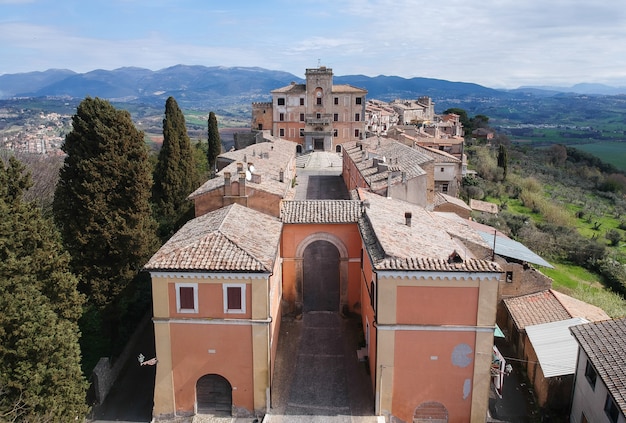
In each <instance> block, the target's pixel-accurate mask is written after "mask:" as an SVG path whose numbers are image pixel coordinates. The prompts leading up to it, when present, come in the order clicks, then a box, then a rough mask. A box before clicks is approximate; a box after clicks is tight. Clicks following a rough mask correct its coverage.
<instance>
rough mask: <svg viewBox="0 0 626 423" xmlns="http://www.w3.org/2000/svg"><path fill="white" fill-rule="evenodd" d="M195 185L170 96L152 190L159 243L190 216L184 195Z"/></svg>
mask: <svg viewBox="0 0 626 423" xmlns="http://www.w3.org/2000/svg"><path fill="white" fill-rule="evenodd" d="M197 186H198V174H197V169H196V165H195V158H194V154H193V152H192V148H191V141H190V140H189V136H188V135H187V128H186V125H185V116H184V115H183V113H182V111H181V110H180V108H179V107H178V104H177V103H176V100H175V99H174V97H169V98H168V99H167V101H166V103H165V119H163V146H162V147H161V151H160V152H159V158H158V161H157V164H156V167H155V170H154V185H153V187H152V201H153V204H154V205H155V212H156V216H157V221H158V222H159V234H160V235H161V238H162V240H166V239H167V238H169V237H170V236H171V235H172V234H173V233H174V232H176V230H177V229H179V228H180V227H181V226H182V224H184V223H185V220H186V218H187V217H189V214H190V211H191V208H192V207H191V206H192V204H191V202H190V201H188V200H187V196H188V195H189V194H191V192H192V191H193V190H194V189H196V188H197Z"/></svg>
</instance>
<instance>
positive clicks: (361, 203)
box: [3, 66, 626, 423]
mask: <svg viewBox="0 0 626 423" xmlns="http://www.w3.org/2000/svg"><path fill="white" fill-rule="evenodd" d="M305 76H306V80H305V82H304V83H301V84H299V83H292V84H289V85H286V86H284V87H277V88H275V89H273V90H272V91H271V93H270V94H271V101H267V102H254V103H252V113H251V121H250V124H249V128H245V129H242V130H241V131H239V132H237V133H235V135H234V138H233V146H232V148H229V149H228V151H224V152H223V153H222V154H221V155H219V157H218V158H217V162H216V172H215V175H214V177H212V178H211V179H208V180H206V181H204V183H203V184H202V185H201V186H199V187H198V188H197V189H196V190H194V191H193V192H191V193H189V196H188V200H189V201H190V202H192V203H193V210H194V217H193V218H192V219H191V220H189V221H188V222H187V223H186V224H185V225H184V226H183V227H182V228H181V229H180V230H178V231H177V232H176V233H174V234H173V236H171V238H170V239H169V240H167V242H165V243H164V244H163V245H162V246H161V248H160V249H159V250H158V251H157V252H156V253H155V254H154V255H153V256H152V257H151V258H150V260H149V261H148V262H147V263H145V266H144V270H145V271H147V272H148V273H149V274H150V278H151V287H152V315H151V321H150V323H149V324H148V325H149V327H150V328H151V329H152V328H153V340H154V346H155V348H154V350H155V356H154V359H152V360H151V361H149V362H146V363H147V364H151V365H154V366H155V370H154V391H153V397H152V400H153V407H152V410H151V417H152V419H153V420H154V421H194V422H202V421H203V419H209V418H219V417H221V418H225V419H230V420H225V421H235V420H238V421H252V420H254V419H256V420H257V421H259V420H263V421H266V422H281V421H285V422H286V421H291V420H290V419H292V418H293V419H295V420H298V419H301V420H306V418H318V419H323V420H324V421H345V419H357V420H358V421H362V422H368V421H371V422H374V421H376V422H380V421H387V422H394V423H395V422H409V421H412V422H418V423H425V422H430V423H432V422H468V421H470V422H483V421H490V422H498V421H514V419H517V418H521V417H522V416H520V415H511V414H508V413H509V412H510V408H511V406H510V405H508V402H507V401H509V398H510V397H511V395H512V394H510V393H509V392H510V390H512V389H511V385H513V384H515V386H516V387H518V386H521V385H522V384H526V383H528V386H529V387H530V390H529V391H528V393H529V395H530V396H531V399H532V401H534V402H536V404H535V405H536V408H538V409H541V410H544V411H545V412H546V415H551V416H558V418H564V419H565V418H569V419H570V421H573V422H584V421H605V420H606V419H607V418H608V419H609V421H612V422H624V421H626V420H625V417H624V415H625V413H626V390H624V387H623V384H620V381H623V380H626V362H625V361H624V358H623V357H622V356H623V354H621V352H622V350H623V347H624V346H625V345H626V344H625V343H624V342H626V341H624V340H625V339H626V323H625V320H624V319H617V320H612V319H611V318H610V317H609V316H608V315H607V313H606V312H604V311H603V310H602V309H600V308H598V307H596V306H593V305H590V304H587V303H584V302H582V301H580V300H576V299H574V298H572V297H570V296H568V295H565V294H563V293H560V292H558V291H556V290H554V289H553V286H552V280H551V279H550V278H549V277H547V276H546V275H545V274H544V273H543V272H542V270H543V269H550V268H552V267H553V266H552V264H550V263H549V262H548V261H547V260H545V259H544V258H542V257H541V256H540V255H539V254H536V253H535V252H533V251H531V250H530V249H529V248H527V247H526V246H525V245H523V244H522V243H520V242H517V241H515V240H513V239H512V238H510V237H509V236H507V235H506V234H505V233H503V232H501V231H500V230H498V229H497V228H495V227H491V226H488V225H486V224H481V223H478V222H477V219H476V218H475V217H476V216H479V217H484V216H490V215H497V214H498V213H499V208H498V205H496V204H493V203H487V202H483V201H476V200H472V201H468V202H465V201H463V200H462V199H461V198H459V196H460V192H461V184H462V181H463V179H464V178H466V177H467V176H469V175H472V174H474V173H475V172H474V171H471V170H469V169H468V162H467V161H468V159H467V155H466V151H465V147H466V146H465V139H466V137H465V134H464V131H465V129H466V128H463V125H462V124H461V120H460V116H459V115H458V114H455V113H447V114H437V113H435V104H434V102H433V100H432V99H431V98H429V97H427V96H423V97H419V98H417V99H398V100H393V101H390V102H384V101H380V100H368V99H367V94H368V92H367V90H366V89H364V88H362V87H355V86H352V85H348V84H335V83H334V81H333V72H332V69H330V68H327V67H324V66H320V67H318V68H313V69H307V70H306V75H305ZM6 113H8V112H6ZM6 117H7V118H8V117H11V116H9V115H8V114H7V115H6ZM12 117H14V116H12ZM38 119H39V120H40V121H39V122H29V123H28V124H27V125H28V126H26V125H25V127H27V128H29V129H28V131H26V132H21V133H19V132H16V133H15V134H14V135H12V136H5V138H4V139H3V142H4V145H5V146H6V147H8V148H10V149H12V150H14V151H22V152H29V153H37V154H49V155H50V154H60V150H59V146H60V144H61V143H62V140H63V133H64V131H66V130H67V125H69V119H70V116H69V115H68V116H64V115H55V114H52V113H51V114H43V115H39V116H38ZM42 121H45V123H42ZM493 135H494V134H493V132H492V131H490V130H489V129H486V128H480V130H476V131H475V132H473V133H472V136H473V137H475V138H482V139H484V140H485V142H490V141H491V140H492V139H493ZM485 220H487V219H485ZM144 358H145V357H144ZM105 362H106V363H105ZM107 363H108V362H107V361H106V360H105V361H103V363H102V365H100V364H99V366H98V367H97V369H96V371H95V372H94V375H93V380H94V387H95V388H94V389H95V397H96V403H97V404H96V405H101V404H102V403H104V402H105V401H106V398H107V395H109V390H110V388H111V385H112V382H111V381H110V379H111V378H112V376H111V374H112V372H111V369H110V368H109V367H108V364H107ZM608 363H610V364H608ZM140 364H141V366H143V365H144V362H143V361H142V360H141V359H140ZM518 378H519V379H518ZM524 378H526V379H524ZM507 390H509V392H507ZM524 407H526V404H525V405H524ZM517 411H519V410H517ZM522 412H528V413H530V412H531V409H530V408H528V409H526V408H524V409H523V411H522ZM209 416H210V417H209ZM527 417H528V416H527ZM508 419H513V420H508Z"/></svg>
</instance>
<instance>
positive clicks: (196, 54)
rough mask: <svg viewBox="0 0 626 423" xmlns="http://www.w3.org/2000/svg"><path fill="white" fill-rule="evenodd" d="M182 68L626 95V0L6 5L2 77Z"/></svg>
mask: <svg viewBox="0 0 626 423" xmlns="http://www.w3.org/2000/svg"><path fill="white" fill-rule="evenodd" d="M177 64H184V65H204V66H226V67H232V66H242V67H253V66H255V67H261V68H265V69H271V70H281V71H286V72H290V73H292V74H294V75H295V76H297V77H299V78H304V73H305V70H306V69H307V68H316V67H318V66H320V65H321V66H327V67H330V68H332V69H333V73H334V75H336V76H343V75H356V74H361V75H367V76H372V77H373V76H377V75H395V76H401V77H404V78H412V77H425V78H436V79H444V80H449V81H461V82H473V83H477V84H480V85H483V86H486V87H491V88H517V87H520V86H562V87H563V86H571V85H574V84H577V83H601V84H606V85H612V86H619V87H624V86H626V0H614V1H593V0H586V1H581V0H446V1H443V2H440V1H436V0H430V1H421V0H254V1H248V0H230V1H224V0H170V1H166V0H106V1H101V0H0V75H2V74H12V73H21V72H31V71H44V70H47V69H51V68H56V69H70V70H73V71H75V72H80V73H83V72H88V71H91V70H95V69H107V70H112V69H117V68H120V67H126V66H135V67H141V68H147V69H152V70H159V69H163V68H166V67H169V66H174V65H177Z"/></svg>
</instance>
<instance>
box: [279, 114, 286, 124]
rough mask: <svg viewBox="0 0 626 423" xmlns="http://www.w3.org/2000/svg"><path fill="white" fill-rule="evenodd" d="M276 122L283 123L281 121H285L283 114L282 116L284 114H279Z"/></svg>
mask: <svg viewBox="0 0 626 423" xmlns="http://www.w3.org/2000/svg"><path fill="white" fill-rule="evenodd" d="M278 120H279V121H281V122H283V121H284V120H285V114H284V113H280V114H279V115H278Z"/></svg>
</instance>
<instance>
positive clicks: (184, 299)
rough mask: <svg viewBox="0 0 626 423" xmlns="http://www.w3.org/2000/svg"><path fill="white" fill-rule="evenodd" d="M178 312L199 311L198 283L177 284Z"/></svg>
mask: <svg viewBox="0 0 626 423" xmlns="http://www.w3.org/2000/svg"><path fill="white" fill-rule="evenodd" d="M176 312H177V313H197V312H198V284H195V283H177V284H176Z"/></svg>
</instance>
